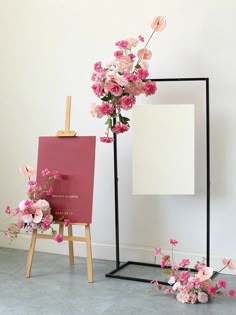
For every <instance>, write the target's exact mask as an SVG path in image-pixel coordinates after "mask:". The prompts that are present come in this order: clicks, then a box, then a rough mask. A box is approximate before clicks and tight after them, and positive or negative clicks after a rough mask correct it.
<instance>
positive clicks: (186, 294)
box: [151, 239, 235, 304]
mask: <svg viewBox="0 0 236 315" xmlns="http://www.w3.org/2000/svg"><path fill="white" fill-rule="evenodd" d="M169 242H170V244H171V246H172V250H171V252H172V257H170V255H164V254H162V249H161V248H160V247H157V248H156V249H155V251H154V255H155V259H156V256H157V255H161V256H162V258H161V264H160V266H161V268H163V270H164V272H165V273H166V274H167V275H168V276H169V277H170V278H169V280H168V284H169V286H164V285H162V284H161V283H159V282H158V281H157V280H153V281H152V282H151V284H152V286H153V288H154V289H155V290H162V289H163V288H164V294H175V295H176V299H177V300H178V301H179V302H181V303H189V304H195V303H207V302H209V301H211V300H212V299H213V298H214V297H215V296H216V295H223V290H226V287H227V284H226V281H225V280H223V279H219V280H217V281H216V282H214V281H213V280H214V279H215V278H216V276H217V275H219V273H220V272H221V271H222V270H224V269H225V268H229V269H231V270H233V269H234V266H233V264H232V261H231V259H229V260H228V259H225V258H224V259H223V260H222V263H223V267H222V268H221V269H220V270H219V271H215V272H214V271H213V269H212V268H210V267H207V266H206V264H205V262H204V259H203V261H202V262H199V261H198V262H197V263H196V264H195V266H194V268H195V269H188V266H189V265H190V261H189V259H182V260H181V261H180V262H179V263H178V264H177V263H176V262H175V261H174V257H173V248H174V246H176V244H177V243H178V242H177V241H176V240H174V239H170V241H169ZM234 294H235V291H234V290H233V289H229V290H228V296H229V297H233V296H234Z"/></svg>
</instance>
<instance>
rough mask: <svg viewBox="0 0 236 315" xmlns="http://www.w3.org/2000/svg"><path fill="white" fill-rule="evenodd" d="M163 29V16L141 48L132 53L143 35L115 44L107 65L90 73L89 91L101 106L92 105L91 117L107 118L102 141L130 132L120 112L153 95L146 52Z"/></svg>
mask: <svg viewBox="0 0 236 315" xmlns="http://www.w3.org/2000/svg"><path fill="white" fill-rule="evenodd" d="M165 26H166V20H165V18H164V17H162V16H158V17H156V18H155V19H154V20H153V22H152V24H151V27H152V29H153V32H152V33H151V35H150V37H149V39H148V40H147V42H146V45H145V46H144V48H141V49H139V50H138V51H137V54H134V53H133V51H132V50H133V49H134V48H136V47H137V45H138V44H139V43H140V42H141V43H143V42H144V38H143V36H141V35H140V36H138V38H137V39H136V38H133V37H130V38H127V39H124V40H120V41H118V42H116V43H115V46H116V48H117V49H116V51H115V52H114V57H113V59H112V60H111V61H109V62H108V63H107V64H106V65H104V66H103V65H102V63H101V62H100V61H98V62H96V63H95V65H94V72H93V74H92V78H91V79H92V81H93V85H92V90H93V91H94V93H95V94H96V96H98V97H99V99H100V100H101V101H102V102H101V104H100V105H97V104H95V103H94V104H92V105H91V114H92V116H94V117H96V118H102V117H104V116H105V117H107V120H106V122H105V125H107V130H106V133H105V134H106V136H105V137H100V140H101V141H102V142H106V143H110V142H113V138H112V137H110V136H109V132H110V131H111V132H112V133H115V134H118V133H123V132H126V131H128V130H129V127H130V126H129V120H130V119H129V118H128V117H125V116H124V114H123V111H127V110H130V109H131V108H132V107H133V105H134V104H135V102H136V97H137V96H138V95H140V94H144V95H146V96H149V95H152V94H155V92H156V90H157V87H156V84H155V82H153V81H151V80H148V79H147V78H148V75H149V72H148V60H150V59H151V57H152V52H151V51H150V50H149V49H147V45H148V43H149V42H150V40H151V38H152V36H153V34H154V33H155V32H161V31H162V30H163V29H164V28H165Z"/></svg>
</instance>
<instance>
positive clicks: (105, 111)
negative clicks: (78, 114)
mask: <svg viewBox="0 0 236 315" xmlns="http://www.w3.org/2000/svg"><path fill="white" fill-rule="evenodd" d="M98 110H99V112H100V113H102V115H112V113H113V112H114V107H113V106H112V105H111V104H109V103H106V102H103V103H102V105H100V106H99V108H98Z"/></svg>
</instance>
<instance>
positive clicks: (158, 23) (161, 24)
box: [151, 16, 166, 32]
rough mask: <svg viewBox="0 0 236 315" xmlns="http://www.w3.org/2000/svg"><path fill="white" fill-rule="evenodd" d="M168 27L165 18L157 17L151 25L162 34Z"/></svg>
mask: <svg viewBox="0 0 236 315" xmlns="http://www.w3.org/2000/svg"><path fill="white" fill-rule="evenodd" d="M165 27H166V19H165V18H164V17H163V16H157V17H156V18H155V19H154V20H153V21H152V24H151V28H152V29H154V30H155V31H156V32H161V31H163V30H164V28H165Z"/></svg>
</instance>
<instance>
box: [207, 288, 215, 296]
mask: <svg viewBox="0 0 236 315" xmlns="http://www.w3.org/2000/svg"><path fill="white" fill-rule="evenodd" d="M207 293H208V294H210V295H213V296H214V295H216V294H217V290H216V287H214V286H209V287H208V289H207Z"/></svg>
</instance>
